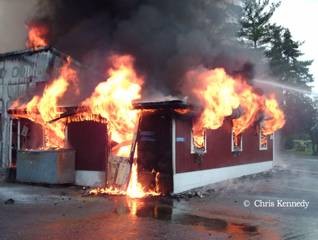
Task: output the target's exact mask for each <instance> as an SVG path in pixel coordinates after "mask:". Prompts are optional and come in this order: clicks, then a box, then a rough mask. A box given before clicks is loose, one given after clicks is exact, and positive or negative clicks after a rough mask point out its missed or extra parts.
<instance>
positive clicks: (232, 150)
mask: <svg viewBox="0 0 318 240" xmlns="http://www.w3.org/2000/svg"><path fill="white" fill-rule="evenodd" d="M239 137H240V148H239V149H234V131H233V128H232V131H231V152H243V136H242V134H240V135H239Z"/></svg>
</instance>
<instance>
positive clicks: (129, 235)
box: [0, 154, 318, 240]
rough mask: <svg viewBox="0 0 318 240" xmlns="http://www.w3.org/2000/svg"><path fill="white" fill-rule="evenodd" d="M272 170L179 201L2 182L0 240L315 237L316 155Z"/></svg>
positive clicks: (286, 158)
mask: <svg viewBox="0 0 318 240" xmlns="http://www.w3.org/2000/svg"><path fill="white" fill-rule="evenodd" d="M275 164H276V165H277V166H276V167H274V169H273V170H271V171H268V172H264V173H260V174H255V175H252V176H248V177H242V178H239V179H234V180H229V181H225V182H222V183H218V184H214V185H210V186H207V187H204V188H200V189H197V190H196V191H191V192H189V193H187V194H183V195H181V196H174V197H160V198H148V199H140V200H134V199H128V198H126V197H124V196H87V195H86V194H85V193H86V192H87V191H86V190H83V189H82V188H79V187H74V186H63V187H57V186H34V185H25V184H17V183H1V184H0V240H6V239H8V240H9V239H10V240H11V239H26V240H31V239H32V240H37V239H39V240H40V239H41V240H42V239H54V240H55V239H56V240H57V239H59V240H61V239H67V240H71V239H92V240H95V239H96V240H97V239H237V240H244V239H266V240H267V239H269V240H276V239H285V240H298V239H299V240H303V239H312V240H316V239H318V159H317V157H311V156H299V155H291V154H283V155H282V156H281V157H280V161H279V162H277V163H275ZM305 203H308V206H307V207H306V205H305ZM284 204H285V205H284ZM288 204H294V206H291V205H288Z"/></svg>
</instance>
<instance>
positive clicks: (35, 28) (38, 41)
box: [26, 24, 49, 48]
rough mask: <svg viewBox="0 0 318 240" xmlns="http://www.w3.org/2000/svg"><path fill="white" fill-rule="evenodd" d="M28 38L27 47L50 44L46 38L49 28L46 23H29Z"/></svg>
mask: <svg viewBox="0 0 318 240" xmlns="http://www.w3.org/2000/svg"><path fill="white" fill-rule="evenodd" d="M27 29H28V38H27V42H26V46H27V48H38V47H45V46H47V45H48V41H47V39H46V37H47V34H48V32H49V31H48V28H47V27H46V26H44V25H39V24H36V25H28V26H27Z"/></svg>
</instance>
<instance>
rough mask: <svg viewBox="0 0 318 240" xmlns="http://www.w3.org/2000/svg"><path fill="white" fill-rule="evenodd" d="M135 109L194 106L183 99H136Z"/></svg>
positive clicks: (166, 108)
mask: <svg viewBox="0 0 318 240" xmlns="http://www.w3.org/2000/svg"><path fill="white" fill-rule="evenodd" d="M133 107H134V109H162V110H169V109H188V108H191V107H192V106H191V105H189V104H188V103H187V102H185V101H183V100H178V99H175V100H158V101H135V102H133Z"/></svg>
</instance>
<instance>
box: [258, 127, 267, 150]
mask: <svg viewBox="0 0 318 240" xmlns="http://www.w3.org/2000/svg"><path fill="white" fill-rule="evenodd" d="M258 136H259V150H267V149H268V136H267V135H265V134H264V133H263V131H262V128H259V131H258Z"/></svg>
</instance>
